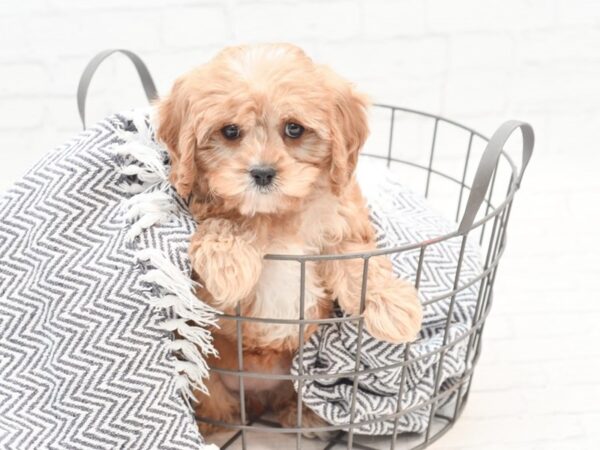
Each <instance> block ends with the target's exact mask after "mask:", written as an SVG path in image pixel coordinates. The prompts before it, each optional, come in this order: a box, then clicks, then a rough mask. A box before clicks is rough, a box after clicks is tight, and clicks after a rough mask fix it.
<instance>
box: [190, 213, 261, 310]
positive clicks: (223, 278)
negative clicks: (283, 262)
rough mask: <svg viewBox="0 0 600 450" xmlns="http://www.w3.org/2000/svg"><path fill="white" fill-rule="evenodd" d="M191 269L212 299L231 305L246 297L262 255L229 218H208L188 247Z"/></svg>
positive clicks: (256, 279)
mask: <svg viewBox="0 0 600 450" xmlns="http://www.w3.org/2000/svg"><path fill="white" fill-rule="evenodd" d="M190 259H191V262H192V267H193V269H194V271H195V272H196V273H197V274H198V275H199V276H200V278H201V280H202V282H203V284H204V287H205V288H206V289H207V290H208V292H210V294H211V295H212V296H213V298H214V299H215V301H216V302H218V303H221V304H229V305H231V304H233V303H235V302H237V301H239V300H240V299H243V298H244V297H246V296H248V295H249V294H250V293H251V292H252V290H253V289H254V287H255V286H256V283H257V282H258V278H259V276H260V273H261V270H262V254H261V253H260V251H259V250H258V249H257V248H256V247H255V246H254V245H252V243H251V242H250V241H249V239H248V236H245V235H243V234H242V233H241V232H240V231H239V230H238V229H237V228H236V227H235V226H234V225H233V224H232V223H231V222H230V221H228V220H223V219H208V220H206V221H204V222H203V223H202V224H201V225H200V226H199V227H198V230H197V232H196V234H195V235H194V238H193V239H192V243H191V246H190Z"/></svg>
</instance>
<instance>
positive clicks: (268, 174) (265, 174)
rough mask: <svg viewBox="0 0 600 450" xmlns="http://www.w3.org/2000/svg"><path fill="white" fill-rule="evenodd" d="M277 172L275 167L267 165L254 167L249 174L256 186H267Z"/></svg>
mask: <svg viewBox="0 0 600 450" xmlns="http://www.w3.org/2000/svg"><path fill="white" fill-rule="evenodd" d="M276 173H277V172H275V169H273V168H272V167H268V166H260V167H255V168H254V169H251V170H250V176H251V177H252V178H254V182H255V183H256V184H257V185H258V186H268V185H270V184H271V183H272V182H273V178H275V175H276Z"/></svg>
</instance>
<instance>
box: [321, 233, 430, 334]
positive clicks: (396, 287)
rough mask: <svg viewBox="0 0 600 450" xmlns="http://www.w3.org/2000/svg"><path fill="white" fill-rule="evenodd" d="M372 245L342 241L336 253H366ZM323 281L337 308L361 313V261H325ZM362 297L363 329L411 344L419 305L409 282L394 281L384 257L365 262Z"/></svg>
mask: <svg viewBox="0 0 600 450" xmlns="http://www.w3.org/2000/svg"><path fill="white" fill-rule="evenodd" d="M374 249H375V244H374V242H343V243H341V244H340V245H338V246H336V248H335V251H336V252H339V253H353V252H360V253H363V252H368V251H371V250H374ZM324 272H325V273H324V275H325V276H324V278H325V280H326V283H327V284H329V286H330V288H331V290H332V291H333V294H334V296H335V297H337V299H338V301H339V303H340V306H341V307H342V308H343V309H344V311H346V312H347V313H350V314H358V313H359V312H360V299H361V290H362V279H363V259H362V258H356V259H345V260H331V261H327V262H325V266H324ZM366 283H367V287H366V296H365V326H366V328H367V330H368V331H369V333H371V335H372V336H374V337H376V338H378V339H381V340H384V341H388V342H392V343H402V342H410V341H412V340H414V339H415V337H416V336H417V333H418V332H419V330H420V329H421V319H422V311H421V303H420V301H419V298H418V295H417V291H416V289H415V288H414V287H413V286H412V284H411V283H409V282H407V281H404V280H401V279H399V278H396V277H395V276H394V274H393V272H392V264H391V261H390V260H389V259H388V258H387V256H375V257H371V258H370V259H369V262H368V268H367V279H366Z"/></svg>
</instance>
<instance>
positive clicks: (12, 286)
mask: <svg viewBox="0 0 600 450" xmlns="http://www.w3.org/2000/svg"><path fill="white" fill-rule="evenodd" d="M167 171H168V160H167V158H166V152H165V150H164V148H163V147H162V146H160V145H159V144H158V143H157V142H156V141H155V138H154V133H153V129H152V126H151V125H150V120H149V119H148V114H147V111H134V112H131V113H127V114H121V115H117V116H114V117H111V118H109V119H106V120H104V121H102V122H100V123H99V124H97V125H96V126H94V127H93V128H90V129H89V130H88V131H85V132H83V133H81V134H80V135H79V136H77V137H76V138H74V139H73V140H71V141H69V142H68V143H66V144H65V145H63V146H61V147H59V148H57V149H55V150H54V151H52V152H50V153H48V154H47V155H46V156H45V157H44V158H43V159H42V160H41V161H40V162H39V163H38V164H37V165H36V166H35V167H33V168H32V169H31V170H30V171H29V172H28V173H27V174H26V176H25V177H24V178H23V179H22V180H21V181H20V182H18V183H16V184H15V186H14V187H13V188H12V189H10V190H9V191H8V192H6V193H4V194H3V195H2V196H1V197H0V447H3V448H17V449H31V448H124V447H125V448H173V449H179V448H181V449H190V448H203V447H206V446H205V445H204V444H203V439H202V437H201V436H200V435H199V433H198V431H197V427H196V426H195V423H194V419H193V415H192V413H191V410H190V409H189V405H188V404H187V402H188V400H187V399H188V398H189V396H190V394H191V389H193V388H195V389H203V388H204V385H203V381H202V380H203V377H205V376H206V375H207V373H208V368H207V366H206V364H205V362H204V357H205V356H206V355H207V354H208V353H211V352H213V351H214V349H213V347H212V342H211V338H210V335H209V333H208V332H207V327H208V326H209V325H210V324H212V323H213V322H214V319H215V315H214V311H213V310H212V309H211V308H210V307H208V306H206V305H204V304H203V303H202V302H200V301H198V300H197V299H196V298H195V297H194V295H193V284H192V282H191V280H190V278H189V271H190V268H189V262H188V260H187V247H188V242H189V237H190V235H191V233H192V232H193V230H194V227H195V223H194V221H193V219H192V218H191V216H190V214H189V212H188V211H187V209H186V207H185V204H184V203H183V202H182V201H181V199H180V198H179V197H178V196H177V195H176V193H175V192H174V190H173V189H172V188H171V187H170V186H169V184H168V181H167ZM367 178H370V177H367ZM372 179H377V180H381V181H379V182H378V183H376V184H375V183H371V184H369V183H367V184H369V186H366V185H365V186H363V187H364V188H365V190H366V191H367V197H368V199H369V201H370V204H371V207H372V218H373V222H374V224H375V226H376V228H377V231H378V235H379V237H380V242H379V243H380V245H382V246H383V245H386V246H387V245H390V244H394V245H395V244H401V243H407V242H417V241H422V240H423V239H426V238H429V237H434V236H439V234H440V233H442V232H445V231H448V230H449V229H450V227H451V225H450V224H448V223H446V222H444V221H443V220H441V219H440V218H439V216H437V215H436V214H435V213H433V212H432V211H431V210H430V209H429V208H428V207H427V205H426V204H425V202H424V201H422V199H420V198H418V196H416V195H414V194H412V193H411V192H410V191H408V190H406V189H405V188H403V187H402V186H401V185H399V184H397V183H395V182H394V181H393V180H392V178H386V177H383V178H382V177H381V174H379V175H378V176H377V177H374V178H372ZM458 246H459V243H457V242H455V241H448V242H447V243H445V244H444V245H439V244H438V245H433V246H431V247H430V248H429V249H428V254H427V256H426V259H425V260H426V261H427V263H426V264H425V265H424V268H423V275H422V278H421V294H422V296H423V298H424V299H431V298H433V297H435V296H436V295H439V294H441V293H443V292H447V290H448V289H449V287H451V282H452V281H453V280H454V271H455V269H456V258H457V255H458ZM416 256H418V250H417V251H416V253H415V252H408V253H405V254H402V255H396V256H395V257H394V267H395V269H396V270H397V272H398V274H400V275H401V276H409V277H410V276H411V274H414V273H415V269H416V259H415V258H416ZM478 270H479V262H478V256H477V249H476V247H475V246H468V248H467V253H466V255H465V261H464V263H463V271H462V273H463V277H464V278H465V280H467V281H468V279H469V278H470V277H471V276H473V273H475V272H477V271H478ZM474 304H475V292H474V289H470V290H469V289H467V290H466V291H463V292H461V293H459V295H458V297H457V302H456V307H455V309H454V312H453V321H452V325H451V327H450V337H451V338H452V337H453V336H457V335H459V334H461V333H464V332H466V330H467V328H468V327H469V324H470V320H471V317H472V314H473V310H474ZM447 310H448V302H447V301H445V302H439V303H436V304H435V305H432V306H430V307H428V308H426V309H425V322H424V329H423V331H422V333H421V338H420V340H419V341H418V342H417V343H415V344H413V345H412V346H411V347H410V350H409V351H410V355H411V356H416V355H420V354H424V353H426V352H428V351H429V350H431V349H434V348H436V347H439V346H440V345H441V339H442V331H443V326H444V323H445V317H446V314H447ZM192 322H193V323H195V325H194V326H191V325H190V323H192ZM175 331H176V332H177V334H178V336H180V338H178V339H173V332H175ZM355 345H356V331H355V328H354V327H352V326H350V325H349V324H345V325H340V326H334V325H332V326H327V327H323V328H322V329H321V330H320V331H319V332H318V333H316V334H315V335H314V336H313V337H312V338H311V339H310V342H309V344H308V347H307V349H306V351H305V352H304V361H303V362H302V366H303V368H304V372H305V373H306V372H308V373H335V372H339V371H348V370H353V369H354V358H353V352H354V350H355ZM465 346H466V342H465V343H464V345H457V346H455V347H453V348H451V349H449V351H448V352H447V353H446V357H445V360H444V365H443V369H444V370H443V376H442V380H441V386H442V389H443V387H444V384H445V383H446V382H447V381H448V380H450V379H451V378H452V377H456V376H458V375H460V373H461V372H462V371H464V370H465V361H464V350H465V348H464V347H465ZM403 351H404V347H403V346H393V345H388V344H384V343H381V342H377V341H375V340H373V339H371V338H367V339H366V340H365V341H364V342H363V361H362V364H363V366H364V367H376V366H380V365H382V364H387V363H390V362H396V361H399V360H400V358H401V357H402V353H403ZM173 352H177V354H178V355H179V356H180V358H175V357H174V356H173ZM435 362H436V360H435V358H424V359H422V360H421V361H420V362H419V363H418V364H416V365H414V366H413V367H411V368H410V370H409V371H408V374H407V376H406V380H407V384H406V388H405V393H404V396H403V403H402V406H403V407H408V406H410V405H413V404H416V403H417V402H421V401H423V400H425V399H427V398H428V396H429V397H430V396H431V394H432V391H433V380H432V376H433V367H434V365H435ZM299 363H300V362H299V361H296V363H295V366H294V371H297V370H298V367H299ZM398 383H399V370H389V371H386V372H385V373H383V374H381V375H369V376H364V377H361V379H360V383H359V391H358V392H359V397H358V402H357V409H356V419H357V420H368V419H369V418H374V417H376V416H377V415H381V414H389V413H393V412H394V411H395V408H396V404H395V394H396V392H397V390H398ZM350 388H351V383H350V384H349V383H347V382H337V383H328V382H326V381H323V380H320V381H319V382H318V383H316V382H315V383H307V384H305V389H306V394H305V396H304V400H305V402H306V403H307V404H308V405H309V406H310V407H311V408H313V409H314V410H315V411H316V412H317V413H318V414H320V415H321V416H323V417H324V418H325V419H326V420H328V421H329V422H331V423H334V424H340V423H344V422H345V421H346V422H347V420H348V417H349V399H350V392H349V389H350ZM182 394H183V395H182ZM426 424H427V414H426V413H425V411H421V410H417V411H415V412H414V413H411V414H409V415H407V416H406V417H404V418H403V419H401V420H400V423H399V428H398V429H399V430H400V431H421V430H423V429H424V427H425V426H426ZM357 431H358V432H361V433H367V434H384V433H389V432H390V431H391V428H390V423H389V422H386V423H384V424H383V425H382V424H379V425H368V426H364V427H362V428H361V429H359V430H357Z"/></svg>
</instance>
